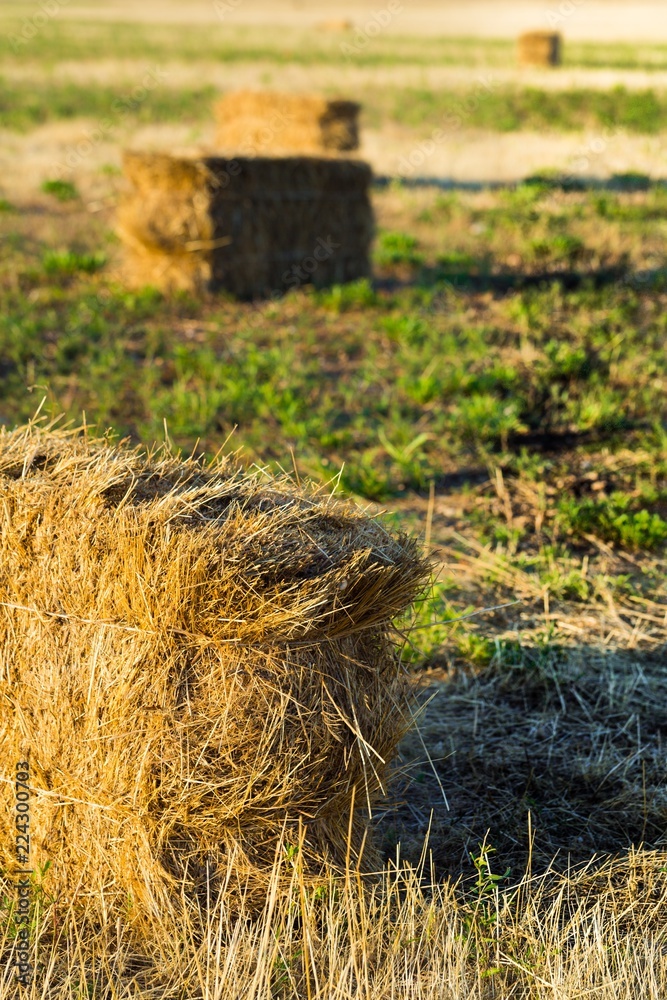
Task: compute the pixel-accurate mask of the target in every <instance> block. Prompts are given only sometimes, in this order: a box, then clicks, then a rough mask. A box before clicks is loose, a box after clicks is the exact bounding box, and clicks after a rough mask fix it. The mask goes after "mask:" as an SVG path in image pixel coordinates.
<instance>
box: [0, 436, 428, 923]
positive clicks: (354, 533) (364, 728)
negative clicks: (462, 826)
mask: <svg viewBox="0 0 667 1000" xmlns="http://www.w3.org/2000/svg"><path fill="white" fill-rule="evenodd" d="M0 497H1V501H2V502H1V504H0V511H1V512H2V513H1V514H0V517H1V518H2V529H1V532H0V777H1V778H2V780H1V781H0V801H1V803H2V807H1V808H0V889H1V888H2V879H3V878H4V875H3V873H8V872H12V871H13V870H14V868H15V867H16V841H15V838H16V829H15V824H14V818H15V815H16V810H15V787H14V782H15V778H16V774H15V770H16V765H17V764H19V763H21V762H27V765H28V766H27V767H24V766H23V764H22V763H21V770H22V772H23V771H29V780H28V784H29V787H30V837H31V851H30V865H29V866H28V867H35V866H37V865H39V866H43V865H44V864H45V862H46V861H51V863H52V868H51V870H50V871H49V883H48V889H49V892H50V893H51V894H52V895H55V896H56V897H57V898H58V899H59V900H60V901H61V902H62V903H63V905H64V906H67V905H70V904H73V905H75V906H76V905H77V904H81V906H84V905H85V908H86V910H87V912H88V914H89V916H90V914H91V913H92V914H93V918H95V915H96V917H97V918H98V919H99V920H102V919H103V920H104V921H106V922H107V923H108V925H109V926H111V927H113V926H114V922H115V920H116V918H119V919H120V918H122V919H125V917H126V916H127V915H128V907H129V916H130V917H131V918H132V921H137V922H138V923H137V924H136V927H137V929H138V931H142V929H143V931H144V932H150V927H151V926H152V925H151V923H150V922H151V921H152V920H156V921H161V926H162V927H163V928H164V927H165V926H166V924H167V922H168V919H169V914H172V916H173V915H174V914H176V915H177V914H178V913H179V912H181V913H182V912H183V910H182V906H183V905H188V901H190V902H192V900H193V899H194V901H195V903H196V900H197V898H199V899H200V902H201V897H200V896H199V897H198V896H197V893H198V892H199V890H200V889H201V887H202V884H203V885H204V886H205V887H208V888H209V889H211V890H212V891H213V892H214V893H215V888H216V879H217V878H218V876H219V873H220V872H224V871H225V870H226V869H228V866H229V865H230V864H232V866H233V872H236V874H237V875H238V876H239V878H240V879H242V880H245V881H244V886H245V889H246V890H247V891H249V892H250V894H251V895H250V898H253V896H252V893H255V894H256V895H258V896H259V898H260V899H263V898H264V897H263V895H262V893H264V892H265V891H266V882H267V879H268V878H269V875H270V871H271V867H272V864H273V862H274V858H275V856H276V852H280V851H281V849H282V847H283V846H285V845H287V844H292V845H293V844H296V843H299V842H300V841H301V843H302V850H301V858H302V860H303V862H304V864H305V866H306V868H305V870H306V875H307V877H308V878H311V879H313V880H316V879H317V878H318V877H319V876H320V875H321V873H322V871H323V870H324V869H325V868H326V866H327V865H331V866H334V868H336V867H338V868H340V867H341V866H344V864H345V860H346V856H347V852H348V851H349V852H351V856H352V858H353V859H354V858H355V856H358V855H359V852H360V851H361V850H362V844H363V841H364V838H365V836H366V833H367V824H368V820H367V811H366V810H367V806H368V804H369V803H370V804H372V803H373V802H375V801H376V800H377V798H378V795H379V794H380V791H381V789H382V787H383V784H384V782H385V780H386V778H387V775H388V773H389V766H390V762H391V759H392V757H393V756H394V754H395V751H396V748H397V745H398V742H399V740H400V739H401V738H402V736H403V735H404V733H405V731H406V729H407V728H408V727H409V725H410V722H411V702H410V699H409V697H408V691H409V686H408V683H407V679H406V676H405V673H404V669H403V668H402V666H401V664H400V661H399V658H398V653H397V649H396V647H395V644H394V641H393V639H392V633H391V622H392V619H393V618H394V617H395V616H396V615H397V614H399V613H400V612H402V611H403V610H404V609H405V608H406V607H407V606H408V605H409V603H410V602H411V601H412V600H413V598H414V597H415V595H416V593H417V592H418V591H419V590H420V589H421V587H422V585H423V584H424V582H425V578H426V574H427V566H426V564H425V562H424V560H423V558H422V556H421V555H420V552H419V550H418V548H417V545H416V543H415V541H414V540H411V539H409V538H407V537H405V536H399V535H392V534H390V533H389V532H388V531H387V530H386V528H385V527H384V526H383V525H382V524H381V522H379V521H378V520H376V519H373V518H370V517H368V516H367V515H366V514H364V513H363V512H362V511H361V510H360V509H359V508H358V507H356V506H354V505H353V504H350V503H345V502H342V501H339V500H334V499H333V498H332V497H330V496H328V495H322V493H317V492H315V491H313V490H312V489H307V488H302V487H296V486H295V485H293V484H292V483H291V482H290V481H287V480H280V481H274V480H271V479H269V478H268V477H266V476H260V475H259V474H257V475H254V476H253V475H249V474H247V473H244V472H243V471H241V470H239V469H238V468H236V467H234V466H233V465H232V464H231V461H230V460H226V459H225V460H222V461H219V462H218V464H217V465H215V466H213V467H211V466H205V465H203V464H202V463H201V462H199V461H195V460H192V459H190V460H187V461H181V460H179V459H177V458H175V457H173V456H170V455H169V454H167V453H164V452H160V453H157V454H152V455H148V456H146V455H142V454H141V453H139V452H138V451H136V450H129V449H127V448H126V447H123V446H115V447H114V446H112V445H111V444H110V443H109V441H108V440H106V439H91V438H89V437H88V436H87V434H86V433H82V432H75V431H71V432H67V433H66V432H56V431H53V430H49V429H40V428H38V427H36V426H35V425H34V424H33V425H30V426H29V427H27V428H19V429H17V430H15V431H12V432H7V431H5V430H4V429H2V430H1V431H0ZM348 824H349V827H348ZM348 829H350V830H351V841H350V840H348ZM377 860H378V859H377V857H374V854H373V849H372V845H371V846H370V847H368V848H367V849H366V853H365V855H364V861H370V863H371V864H373V863H374V862H375V863H377ZM248 887H250V888H249V889H248ZM202 891H204V896H205V893H206V888H204V890H202ZM128 900H129V904H128ZM179 907H181V909H180V911H179ZM147 921H148V923H146V922H147ZM133 926H134V924H133Z"/></svg>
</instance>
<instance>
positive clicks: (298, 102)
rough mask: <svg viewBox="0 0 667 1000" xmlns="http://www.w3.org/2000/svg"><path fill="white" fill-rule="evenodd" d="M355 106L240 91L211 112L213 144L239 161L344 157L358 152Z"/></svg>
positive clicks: (354, 103)
mask: <svg viewBox="0 0 667 1000" xmlns="http://www.w3.org/2000/svg"><path fill="white" fill-rule="evenodd" d="M359 111H360V105H359V104H357V103H356V102H355V101H344V100H327V99H326V98H324V97H317V96H308V95H301V94H279V93H271V92H267V93H255V92H253V91H246V90H242V91H238V92H235V93H230V94H226V95H225V96H224V97H222V98H221V99H220V100H219V101H218V103H217V104H216V106H215V116H216V119H217V121H218V131H217V135H216V142H217V145H218V147H219V149H221V150H224V151H225V152H227V151H229V152H232V153H239V154H241V155H242V156H267V155H289V154H294V153H312V154H315V155H320V156H321V155H323V154H329V155H332V154H337V153H347V152H351V151H352V150H355V149H358V148H359V124H358V118H359Z"/></svg>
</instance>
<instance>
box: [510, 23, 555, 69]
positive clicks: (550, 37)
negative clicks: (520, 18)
mask: <svg viewBox="0 0 667 1000" xmlns="http://www.w3.org/2000/svg"><path fill="white" fill-rule="evenodd" d="M562 49H563V40H562V37H561V35H560V33H559V32H557V31H528V32H526V33H525V34H523V35H520V36H519V39H518V43H517V57H518V61H519V65H520V66H560V63H561V59H562Z"/></svg>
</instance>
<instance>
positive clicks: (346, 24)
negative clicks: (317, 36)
mask: <svg viewBox="0 0 667 1000" xmlns="http://www.w3.org/2000/svg"><path fill="white" fill-rule="evenodd" d="M317 27H318V28H319V29H320V31H352V28H353V27H354V25H353V24H352V21H350V20H348V19H347V18H346V17H340V18H331V19H330V20H328V21H320V22H319V24H318V25H317Z"/></svg>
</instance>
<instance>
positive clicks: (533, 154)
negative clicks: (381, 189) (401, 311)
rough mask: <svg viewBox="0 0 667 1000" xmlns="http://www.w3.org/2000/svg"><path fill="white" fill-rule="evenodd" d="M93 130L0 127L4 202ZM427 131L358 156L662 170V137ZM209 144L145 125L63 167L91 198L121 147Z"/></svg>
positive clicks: (461, 171) (461, 179)
mask: <svg viewBox="0 0 667 1000" xmlns="http://www.w3.org/2000/svg"><path fill="white" fill-rule="evenodd" d="M94 130H95V122H94V121H92V120H91V121H84V120H76V121H72V122H57V123H52V124H47V125H43V126H41V127H39V128H36V129H34V130H32V131H31V132H30V133H28V134H27V135H21V134H17V133H15V132H9V131H7V132H4V133H0V177H1V178H2V180H1V182H0V193H1V194H2V196H3V197H6V198H8V199H9V200H10V201H11V200H13V199H16V200H23V199H24V198H28V199H29V198H30V197H31V195H32V194H34V193H35V192H36V191H37V190H38V189H39V186H40V185H41V183H42V182H43V181H45V180H48V179H51V178H53V177H55V176H59V174H60V170H59V165H60V164H62V163H63V161H64V159H65V157H66V156H67V154H68V151H70V150H72V149H74V148H76V146H77V144H78V143H81V142H83V141H85V140H86V133H87V132H88V133H89V134H94ZM429 136H430V130H427V131H425V132H424V133H421V132H419V131H416V130H412V129H408V128H401V127H399V126H390V125H388V126H386V127H385V128H384V129H382V130H372V129H366V130H365V131H364V133H363V142H362V146H361V149H360V151H359V155H360V156H361V157H362V158H363V159H365V160H367V161H368V162H369V163H370V164H371V165H372V167H373V169H374V171H375V173H376V174H377V175H379V176H395V175H398V176H402V177H405V178H406V179H408V180H420V181H424V180H429V179H430V180H434V181H436V182H437V183H440V184H443V183H445V184H446V183H448V182H451V183H454V184H457V183H465V184H474V183H492V182H510V181H517V180H521V179H522V178H524V177H526V176H529V175H530V174H533V173H537V172H539V171H541V170H548V169H552V170H561V171H564V172H577V173H578V174H581V175H582V176H584V177H586V178H590V179H605V178H608V177H609V176H611V175H612V174H615V173H623V172H626V171H638V172H640V173H644V174H647V175H649V176H651V177H655V178H660V177H664V176H665V174H666V173H667V146H666V145H665V141H664V138H663V137H662V136H628V135H618V136H615V137H614V136H612V137H610V138H605V137H604V136H596V135H595V134H590V135H589V134H585V133H566V134H558V133H554V134H551V135H545V134H541V133H538V132H514V133H505V134H503V133H492V132H483V131H472V130H466V129H461V130H459V131H458V132H454V133H452V134H450V135H448V136H447V137H446V139H445V140H444V141H443V142H441V143H438V144H433V143H431V144H430V145H429V142H430V139H429ZM212 143H213V126H205V127H202V128H196V129H195V128H192V127H191V126H179V125H151V126H143V127H140V128H137V129H134V130H126V131H122V130H118V131H117V132H116V133H113V134H109V135H108V137H107V139H105V140H104V141H100V142H98V143H95V144H94V145H92V148H90V150H89V151H88V152H87V154H86V156H84V157H81V158H80V159H79V162H78V164H77V166H75V167H74V168H73V169H71V170H69V169H68V170H67V171H66V172H65V173H66V176H67V177H68V178H71V179H73V180H74V181H75V182H76V183H77V185H78V186H79V188H80V190H81V191H82V193H83V194H84V197H86V198H88V199H92V201H93V202H94V201H95V200H96V199H98V198H100V197H102V198H103V197H105V196H106V194H107V193H108V190H107V189H108V187H109V180H108V176H107V174H108V169H109V167H114V168H120V163H121V151H122V149H123V148H124V147H125V146H133V147H136V148H138V149H142V148H154V149H170V150H177V149H179V148H187V149H190V148H192V147H193V146H196V147H199V146H202V147H203V148H207V147H208V148H211V146H212ZM431 147H433V148H431ZM410 157H412V162H411V161H410V159H409V158H410ZM413 164H415V165H414V166H413ZM582 168H585V169H582Z"/></svg>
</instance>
